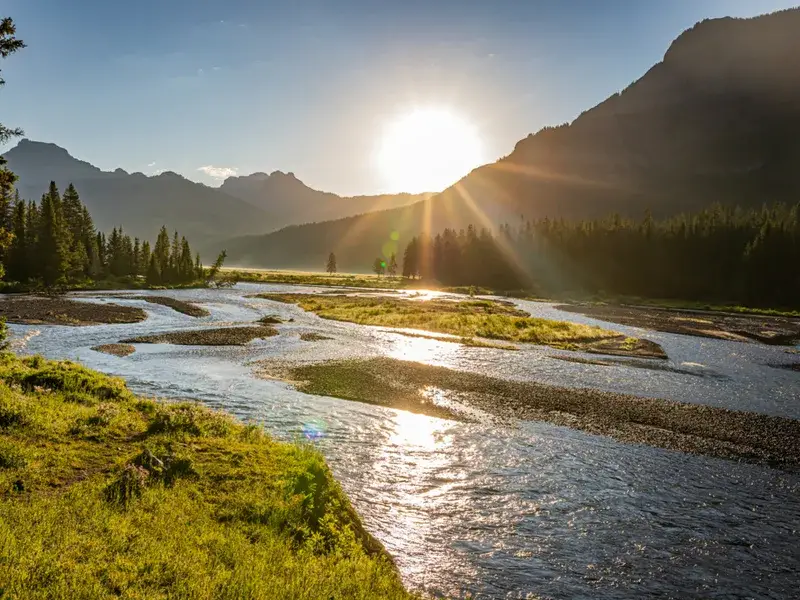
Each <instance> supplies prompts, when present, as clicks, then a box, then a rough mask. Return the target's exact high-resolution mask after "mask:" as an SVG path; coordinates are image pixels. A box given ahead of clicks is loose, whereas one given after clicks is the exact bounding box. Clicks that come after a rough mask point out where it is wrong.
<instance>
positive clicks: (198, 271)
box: [194, 252, 203, 279]
mask: <svg viewBox="0 0 800 600" xmlns="http://www.w3.org/2000/svg"><path fill="white" fill-rule="evenodd" d="M194 272H195V277H196V278H197V279H202V278H203V263H202V262H200V253H199V252H198V253H197V254H196V255H195V259H194Z"/></svg>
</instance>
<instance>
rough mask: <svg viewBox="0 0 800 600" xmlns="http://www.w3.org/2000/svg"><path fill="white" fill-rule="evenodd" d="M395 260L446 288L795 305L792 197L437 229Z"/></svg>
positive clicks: (799, 225)
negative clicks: (628, 215) (659, 216)
mask: <svg viewBox="0 0 800 600" xmlns="http://www.w3.org/2000/svg"><path fill="white" fill-rule="evenodd" d="M403 258H404V260H403V275H404V276H405V277H422V278H424V279H431V280H435V281H437V282H440V283H442V284H444V285H452V286H463V285H474V286H485V287H490V288H492V289H495V290H506V291H508V290H518V289H529V290H532V291H533V292H534V293H537V294H541V295H548V294H565V293H575V294H581V295H585V294H591V295H599V296H638V297H646V298H654V299H675V300H698V301H708V302H712V301H716V302H736V303H744V304H748V305H751V306H774V307H778V306H780V307H796V306H797V305H798V303H800V204H795V205H784V204H776V205H772V206H764V207H762V208H761V209H741V208H729V207H723V206H720V205H714V206H712V207H710V208H709V209H706V210H703V211H700V212H695V213H691V214H682V215H679V216H676V217H672V218H669V219H663V220H655V219H653V218H652V217H651V216H650V214H649V213H646V214H645V216H644V218H643V219H641V220H638V221H637V220H631V219H623V218H621V217H619V216H617V215H613V216H610V217H607V218H604V219H595V220H584V221H566V220H563V219H558V220H554V219H548V218H544V219H540V220H536V221H523V220H520V222H519V223H518V224H516V225H514V226H512V225H509V224H504V225H502V226H501V227H499V229H498V231H496V232H490V231H488V230H487V229H481V230H478V229H476V228H475V227H472V226H470V227H468V228H467V229H466V230H461V231H455V230H452V229H445V230H444V231H442V232H441V233H438V234H436V235H435V236H433V237H431V236H418V237H415V238H413V239H412V240H411V241H410V243H409V244H408V246H407V247H406V249H405V252H404V257H403Z"/></svg>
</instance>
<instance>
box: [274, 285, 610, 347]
mask: <svg viewBox="0 0 800 600" xmlns="http://www.w3.org/2000/svg"><path fill="white" fill-rule="evenodd" d="M261 297H263V298H267V299H270V300H277V301H281V302H289V303H293V304H297V305H298V306H300V307H301V308H302V309H303V310H306V311H309V312H314V313H316V314H317V315H319V316H320V317H322V318H324V319H333V320H336V321H348V322H351V323H358V324H360V325H378V326H383V327H398V328H407V329H422V330H425V331H433V332H436V333H447V334H452V335H456V336H459V337H462V338H472V337H479V338H487V339H495V340H507V341H512V342H527V343H532V344H545V345H548V346H555V347H559V348H564V347H569V346H570V345H574V344H581V343H587V342H595V341H598V340H604V339H611V338H619V337H620V334H619V333H617V332H614V331H609V330H606V329H602V328H600V327H594V326H589V325H582V324H579V323H569V322H567V321H553V320H549V319H540V318H536V317H531V316H530V315H528V314H527V313H525V312H523V311H520V310H518V309H517V308H515V307H514V306H513V305H510V304H505V303H500V302H494V301H491V300H468V301H462V302H452V301H448V300H426V301H419V300H406V299H400V298H386V297H378V298H372V297H363V296H332V295H331V296H324V295H320V294H264V295H262V296H261Z"/></svg>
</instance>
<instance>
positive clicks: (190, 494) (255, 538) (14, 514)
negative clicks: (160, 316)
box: [0, 354, 411, 600]
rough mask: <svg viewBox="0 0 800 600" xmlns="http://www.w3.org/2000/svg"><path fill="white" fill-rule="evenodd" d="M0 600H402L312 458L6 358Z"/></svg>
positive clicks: (32, 362) (377, 552) (100, 382)
mask: <svg viewBox="0 0 800 600" xmlns="http://www.w3.org/2000/svg"><path fill="white" fill-rule="evenodd" d="M0 597H2V598H14V599H23V600H24V599H28V598H62V599H67V598H87V599H89V598H112V597H124V598H192V599H209V600H210V599H228V598H231V599H232V598H237V599H238V598H281V599H290V598H291V599H294V598H298V599H311V598H320V599H324V600H328V599H329V598H342V599H344V598H356V599H367V598H375V599H379V598H396V599H401V598H410V597H411V596H410V595H409V594H408V593H407V592H406V591H405V590H404V589H403V587H402V585H401V583H400V581H399V577H398V575H397V573H396V571H395V569H394V567H393V565H392V564H391V561H390V559H389V558H388V557H387V555H386V553H385V552H384V550H383V549H382V547H381V546H380V544H379V543H378V542H377V541H375V540H374V539H373V538H371V537H370V536H369V534H367V533H366V532H365V530H364V528H363V526H362V525H361V523H360V521H359V519H358V516H357V515H356V513H355V512H354V511H353V509H352V507H351V505H350V503H349V502H348V500H347V498H346V497H345V495H344V494H343V492H342V490H341V488H340V487H339V485H338V484H337V483H336V482H335V480H334V479H333V478H332V477H331V474H330V471H329V470H328V468H327V466H326V465H325V462H324V460H323V458H322V457H321V456H320V455H319V454H318V453H317V452H316V451H314V450H313V449H311V448H308V447H303V446H297V445H292V444H286V443H281V442H276V441H274V440H272V439H271V438H270V437H268V436H267V435H266V434H264V433H263V431H262V430H261V429H260V428H259V427H256V426H252V425H250V426H246V425H243V424H239V423H237V422H235V421H233V420H232V419H230V418H229V417H227V416H225V415H223V414H220V413H217V412H213V411H210V410H208V409H205V408H201V407H200V406H198V405H195V404H161V403H156V402H153V401H150V400H144V399H141V398H137V397H135V396H133V395H132V394H131V393H130V392H129V391H128V390H127V388H126V387H125V385H124V383H123V382H122V381H121V380H119V379H116V378H110V377H106V376H104V375H101V374H98V373H96V372H93V371H89V370H87V369H85V368H83V367H81V366H79V365H77V364H74V363H70V362H58V363H57V362H49V361H46V360H43V359H41V358H39V357H31V358H24V359H20V358H16V357H14V356H12V355H10V354H4V355H2V356H0Z"/></svg>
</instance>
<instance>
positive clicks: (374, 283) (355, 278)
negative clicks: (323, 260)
mask: <svg viewBox="0 0 800 600" xmlns="http://www.w3.org/2000/svg"><path fill="white" fill-rule="evenodd" d="M225 274H226V275H228V276H231V277H234V278H236V279H237V280H239V281H247V282H252V283H280V284H287V285H318V286H333V287H355V288H374V289H386V290H393V289H402V288H407V287H413V286H414V284H415V283H418V282H419V280H409V279H405V278H403V277H386V276H380V277H379V276H377V275H368V274H365V273H333V274H329V273H314V272H311V271H281V270H276V271H266V270H259V269H237V268H229V269H225Z"/></svg>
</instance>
